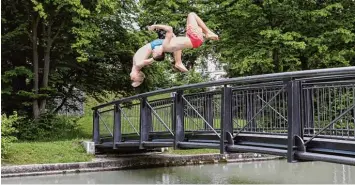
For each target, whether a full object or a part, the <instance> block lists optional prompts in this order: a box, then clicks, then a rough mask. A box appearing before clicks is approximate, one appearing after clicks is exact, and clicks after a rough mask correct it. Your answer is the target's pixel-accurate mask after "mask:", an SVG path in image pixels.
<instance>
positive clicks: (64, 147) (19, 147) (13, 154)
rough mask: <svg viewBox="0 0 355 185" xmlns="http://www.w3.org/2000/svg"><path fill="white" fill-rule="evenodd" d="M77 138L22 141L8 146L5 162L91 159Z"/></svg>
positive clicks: (35, 162)
mask: <svg viewBox="0 0 355 185" xmlns="http://www.w3.org/2000/svg"><path fill="white" fill-rule="evenodd" d="M79 142H80V141H79V140H69V141H54V142H23V143H13V144H11V146H10V150H9V155H8V156H9V157H8V158H7V159H6V160H4V161H2V162H5V164H16V165H22V164H44V163H69V162H84V161H90V160H91V159H93V157H94V156H93V155H89V154H86V153H85V151H84V148H83V147H82V146H81V145H80V143H79Z"/></svg>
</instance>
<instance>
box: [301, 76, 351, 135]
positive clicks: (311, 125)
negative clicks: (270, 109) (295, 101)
mask: <svg viewBox="0 0 355 185" xmlns="http://www.w3.org/2000/svg"><path fill="white" fill-rule="evenodd" d="M303 98H304V102H305V105H304V109H305V111H304V113H305V115H304V136H310V137H313V136H317V137H322V138H331V139H346V140H349V139H350V140H351V139H352V140H355V81H354V80H343V81H336V82H333V83H331V82H329V81H328V82H317V83H304V85H303Z"/></svg>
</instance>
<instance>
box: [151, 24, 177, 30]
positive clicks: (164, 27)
mask: <svg viewBox="0 0 355 185" xmlns="http://www.w3.org/2000/svg"><path fill="white" fill-rule="evenodd" d="M155 29H159V30H164V31H166V32H173V28H172V27H171V26H167V25H163V24H153V25H151V26H148V30H150V31H153V30H155Z"/></svg>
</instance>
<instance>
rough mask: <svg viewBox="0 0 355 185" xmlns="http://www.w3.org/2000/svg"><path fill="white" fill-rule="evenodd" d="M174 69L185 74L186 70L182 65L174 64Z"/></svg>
mask: <svg viewBox="0 0 355 185" xmlns="http://www.w3.org/2000/svg"><path fill="white" fill-rule="evenodd" d="M175 68H177V69H178V70H179V71H181V72H187V71H188V70H187V69H186V67H185V66H184V64H175Z"/></svg>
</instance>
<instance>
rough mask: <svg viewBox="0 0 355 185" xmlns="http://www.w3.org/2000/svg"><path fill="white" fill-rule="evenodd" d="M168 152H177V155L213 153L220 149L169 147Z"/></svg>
mask: <svg viewBox="0 0 355 185" xmlns="http://www.w3.org/2000/svg"><path fill="white" fill-rule="evenodd" d="M166 153H167V154H176V155H193V154H211V153H219V150H218V149H188V150H174V149H173V148H169V150H168V151H167V152H166Z"/></svg>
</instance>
